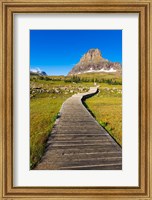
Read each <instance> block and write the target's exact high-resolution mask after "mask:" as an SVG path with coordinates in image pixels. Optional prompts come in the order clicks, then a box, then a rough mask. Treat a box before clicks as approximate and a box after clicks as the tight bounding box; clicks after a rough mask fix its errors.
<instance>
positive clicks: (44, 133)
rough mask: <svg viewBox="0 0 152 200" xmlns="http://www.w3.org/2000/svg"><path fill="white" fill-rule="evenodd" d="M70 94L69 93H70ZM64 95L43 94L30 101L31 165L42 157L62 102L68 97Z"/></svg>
mask: <svg viewBox="0 0 152 200" xmlns="http://www.w3.org/2000/svg"><path fill="white" fill-rule="evenodd" d="M68 96H69V95H68ZM68 96H63V95H56V98H54V97H55V95H46V94H44V95H43V94H41V95H39V97H37V98H32V99H31V102H30V167H31V169H32V168H33V167H34V166H35V164H36V163H37V162H38V161H39V160H40V158H41V157H42V155H43V153H44V150H45V143H46V141H47V138H48V136H49V134H50V132H51V129H52V127H53V125H54V122H55V120H56V118H57V114H58V112H59V110H60V108H61V105H62V103H63V102H64V101H65V100H66V99H67V98H68Z"/></svg>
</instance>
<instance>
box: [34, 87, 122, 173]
mask: <svg viewBox="0 0 152 200" xmlns="http://www.w3.org/2000/svg"><path fill="white" fill-rule="evenodd" d="M97 90H98V89H97V88H96V87H93V88H90V90H89V92H87V93H80V94H75V95H73V96H72V97H70V98H69V99H67V100H66V101H65V102H64V104H63V105H62V108H61V110H60V113H59V118H58V119H57V120H56V122H55V125H54V127H53V130H52V133H51V134H50V137H49V139H48V142H47V148H46V152H45V154H44V156H43V157H42V159H41V161H40V163H39V164H38V165H37V166H36V167H35V169H37V170H45V169H46V170H51V169H61V170H90V169H98V170H101V169H103V170H104V169H106V170H107V169H109V170H110V169H112V170H120V169H122V149H121V147H120V146H119V145H118V144H117V143H116V142H115V141H114V140H113V138H112V137H111V136H110V135H109V134H108V133H107V131H106V130H105V129H104V128H102V127H101V126H100V125H99V124H98V123H97V121H96V120H95V119H94V118H93V117H92V115H91V114H90V113H89V112H88V110H87V109H86V108H85V107H84V106H83V104H82V99H85V98H88V97H91V96H92V95H94V94H96V93H97Z"/></svg>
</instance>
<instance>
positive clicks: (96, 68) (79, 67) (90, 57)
mask: <svg viewBox="0 0 152 200" xmlns="http://www.w3.org/2000/svg"><path fill="white" fill-rule="evenodd" d="M121 71H122V66H121V64H120V63H119V62H111V61H108V60H107V59H105V58H103V57H102V54H101V51H100V50H99V49H97V48H96V49H90V50H89V51H88V52H87V53H86V54H84V55H83V57H82V58H81V59H80V61H79V62H78V63H77V64H76V65H75V66H74V67H73V68H72V70H71V71H70V72H69V73H68V75H76V74H82V73H91V72H105V73H107V72H109V73H114V72H121Z"/></svg>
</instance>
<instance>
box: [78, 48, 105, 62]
mask: <svg viewBox="0 0 152 200" xmlns="http://www.w3.org/2000/svg"><path fill="white" fill-rule="evenodd" d="M102 60H103V58H102V55H101V52H100V50H99V49H90V50H89V51H88V52H87V53H86V54H84V55H83V57H82V58H81V59H80V62H79V63H83V62H85V63H89V62H93V63H98V62H100V61H102Z"/></svg>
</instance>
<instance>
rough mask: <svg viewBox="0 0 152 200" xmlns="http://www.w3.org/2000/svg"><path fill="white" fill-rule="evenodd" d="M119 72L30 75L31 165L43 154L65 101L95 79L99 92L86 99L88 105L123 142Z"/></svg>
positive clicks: (88, 85)
mask: <svg viewBox="0 0 152 200" xmlns="http://www.w3.org/2000/svg"><path fill="white" fill-rule="evenodd" d="M120 77H121V76H120V75H119V74H112V73H111V74H105V73H100V74H99V73H94V74H81V75H79V76H71V77H64V76H46V77H42V76H31V78H30V99H31V100H30V167H31V169H32V168H34V166H35V165H36V164H37V162H38V161H39V160H40V158H41V157H42V155H43V153H44V150H45V144H46V141H47V138H48V136H49V134H50V132H51V130H52V127H53V125H54V122H55V120H56V119H57V117H58V113H59V110H60V108H61V105H62V103H63V102H64V101H65V100H66V99H67V98H69V97H70V96H72V95H73V94H75V93H80V92H87V91H88V90H89V87H92V86H94V82H96V83H97V85H99V86H100V87H99V90H100V92H99V93H98V94H97V95H95V96H93V97H92V98H90V99H87V100H86V102H85V104H86V107H87V108H88V109H89V110H90V111H91V112H92V113H93V115H94V117H95V118H96V120H97V121H98V122H99V123H100V124H101V126H103V127H104V128H105V129H106V130H107V131H108V132H109V133H110V134H111V135H112V136H113V137H114V138H115V140H116V141H117V142H118V143H119V144H120V145H121V143H122V81H121V78H120Z"/></svg>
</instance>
